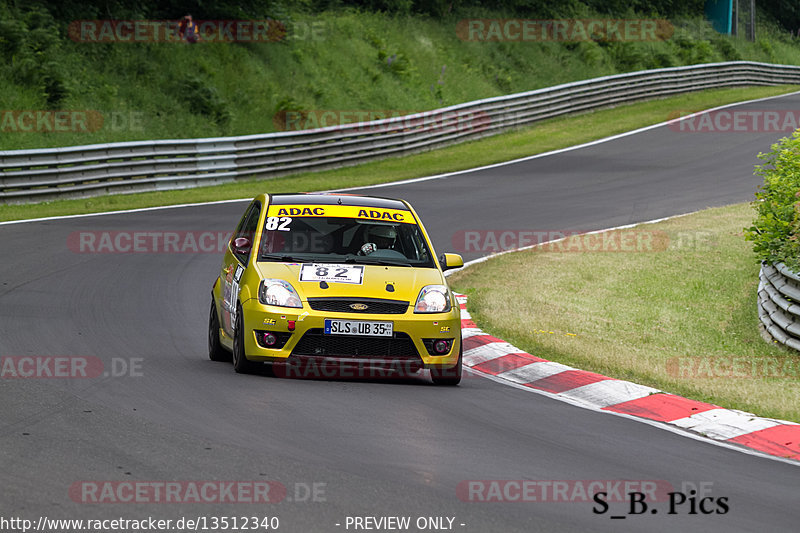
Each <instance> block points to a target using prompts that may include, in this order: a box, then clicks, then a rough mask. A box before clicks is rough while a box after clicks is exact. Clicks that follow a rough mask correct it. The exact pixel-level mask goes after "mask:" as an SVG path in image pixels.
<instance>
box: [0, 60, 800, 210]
mask: <svg viewBox="0 0 800 533" xmlns="http://www.w3.org/2000/svg"><path fill="white" fill-rule="evenodd" d="M778 84H800V67H795V66H787V65H770V64H766V63H754V62H747V61H735V62H728V63H712V64H705V65H694V66H688V67H674V68H665V69H656V70H647V71H641V72H632V73H628V74H619V75H615V76H605V77H601V78H595V79H591V80H585V81H580V82H575V83H566V84H563V85H557V86H555V87H548V88H544V89H538V90H535V91H529V92H524V93H519V94H513V95H508V96H500V97H496V98H487V99H484V100H478V101H475V102H468V103H465V104H460V105H455V106H451V107H446V108H443V109H438V110H435V111H430V112H424V113H418V114H415V115H408V116H406V117H395V118H390V119H384V120H378V121H372V122H361V123H355V124H345V125H338V126H331V127H327V128H319V129H313V130H304V131H291V132H279V133H269V134H260V135H246V136H240V137H221V138H214V139H186V140H158V141H138V142H119V143H109V144H95V145H88V146H73V147H67V148H55V149H37V150H15V151H0V203H25V202H37V201H44V200H54V199H61V198H76V197H77V198H80V197H88V196H97V195H103V194H115V193H134V192H146V191H159V190H169V189H183V188H189V187H198V186H205V185H214V184H218V183H225V182H231V181H235V180H238V179H247V178H271V177H277V176H283V175H289V174H293V173H297V172H301V171H309V170H322V169H328V168H336V167H342V166H347V165H355V164H358V163H362V162H365V161H372V160H376V159H380V158H384V157H387V156H394V155H405V154H410V153H415V152H420V151H424V150H430V149H433V148H438V147H441V146H445V145H448V144H453V143H458V142H463V141H467V140H472V139H477V138H480V137H485V136H488V135H494V134H496V133H499V132H502V131H505V130H508V129H511V128H516V127H520V126H524V125H527V124H531V123H533V122H536V121H539V120H543V119H548V118H552V117H556V116H559V115H563V114H566V113H573V112H576V111H588V110H593V109H598V108H602V107H607V106H613V105H615V104H620V103H626V102H632V101H636V100H643V99H648V98H655V97H663V96H668V95H672V94H677V93H682V92H688V91H696V90H701V89H710V88H720V87H733V86H745V85H778ZM665 118H666V117H665Z"/></svg>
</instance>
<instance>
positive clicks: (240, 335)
mask: <svg viewBox="0 0 800 533" xmlns="http://www.w3.org/2000/svg"><path fill="white" fill-rule="evenodd" d="M232 355H233V369H234V370H235V371H236V373H237V374H251V373H253V372H254V371H255V370H256V368H258V366H259V365H258V363H254V362H252V361H249V360H248V359H247V357H246V356H245V354H244V319H243V318H242V306H241V305H237V306H236V320H235V321H234V326H233V354H232Z"/></svg>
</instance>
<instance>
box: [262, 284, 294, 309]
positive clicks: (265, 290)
mask: <svg viewBox="0 0 800 533" xmlns="http://www.w3.org/2000/svg"><path fill="white" fill-rule="evenodd" d="M258 301H259V302H261V303H262V304H266V305H277V306H280V307H303V303H302V302H301V301H300V297H299V296H298V295H297V291H295V290H294V287H292V285H291V283H289V282H287V281H284V280H282V279H265V280H261V285H259V286H258Z"/></svg>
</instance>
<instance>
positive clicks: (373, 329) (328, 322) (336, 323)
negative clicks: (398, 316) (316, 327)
mask: <svg viewBox="0 0 800 533" xmlns="http://www.w3.org/2000/svg"><path fill="white" fill-rule="evenodd" d="M392 325H393V323H392V322H372V321H368V320H336V319H333V318H326V319H325V335H366V336H370V337H391V336H392Z"/></svg>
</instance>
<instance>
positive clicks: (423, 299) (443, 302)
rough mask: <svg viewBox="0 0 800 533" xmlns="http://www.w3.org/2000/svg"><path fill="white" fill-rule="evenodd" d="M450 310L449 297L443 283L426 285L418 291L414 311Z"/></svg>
mask: <svg viewBox="0 0 800 533" xmlns="http://www.w3.org/2000/svg"><path fill="white" fill-rule="evenodd" d="M449 310H450V297H449V293H448V291H447V287H445V286H444V285H427V286H425V287H423V288H422V290H421V291H419V296H417V303H416V305H414V312H415V313H446V312H448V311H449Z"/></svg>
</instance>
